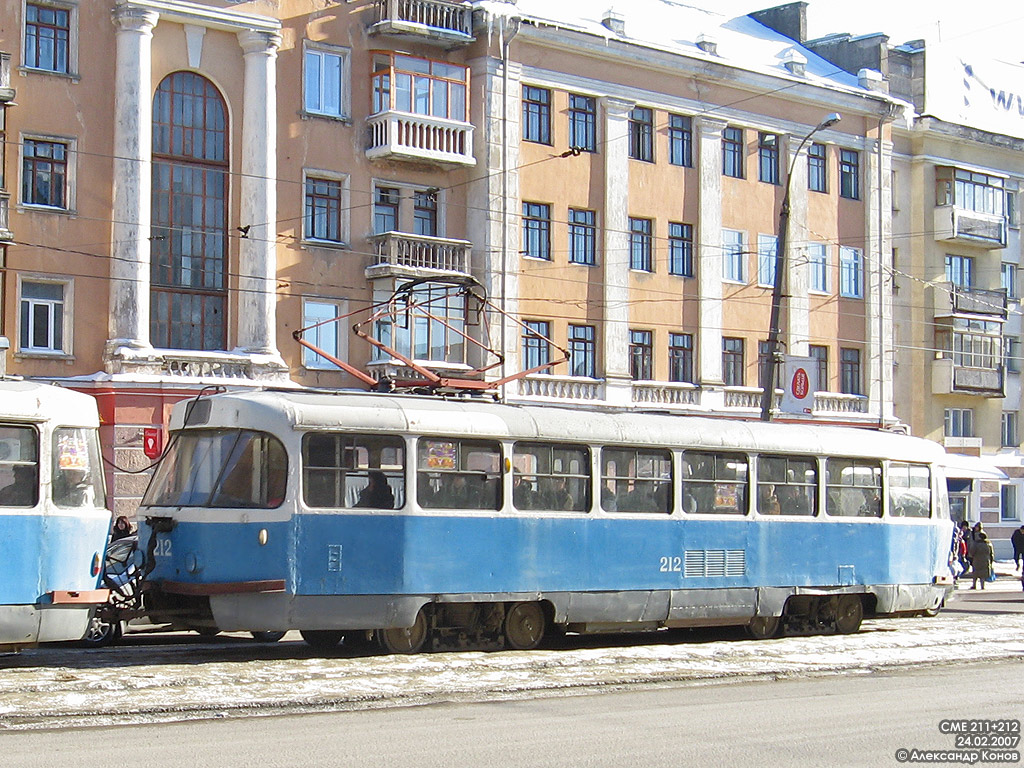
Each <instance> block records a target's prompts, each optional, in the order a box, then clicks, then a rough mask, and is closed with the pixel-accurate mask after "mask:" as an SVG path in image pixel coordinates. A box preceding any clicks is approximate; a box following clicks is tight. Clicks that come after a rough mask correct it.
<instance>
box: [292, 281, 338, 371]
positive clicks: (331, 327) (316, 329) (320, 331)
mask: <svg viewBox="0 0 1024 768" xmlns="http://www.w3.org/2000/svg"><path fill="white" fill-rule="evenodd" d="M342 314H344V312H343V311H342V309H341V307H340V305H339V304H338V302H336V301H324V300H319V299H303V301H302V327H303V328H305V329H306V331H305V332H304V333H303V334H302V338H303V339H305V340H306V341H308V342H309V343H310V344H312V345H313V346H315V347H317V348H318V349H322V350H323V351H324V352H326V353H327V354H329V355H332V356H334V357H336V358H338V359H339V360H344V359H345V354H346V345H345V344H344V336H343V335H342V325H341V321H340V320H339V319H338V317H339V316H340V315H342ZM302 365H303V367H305V368H326V369H330V370H335V369H336V366H335V365H334V363H332V362H331V361H330V360H328V359H327V358H325V357H322V356H321V355H318V354H317V353H316V352H314V351H313V350H312V349H309V348H308V347H303V348H302Z"/></svg>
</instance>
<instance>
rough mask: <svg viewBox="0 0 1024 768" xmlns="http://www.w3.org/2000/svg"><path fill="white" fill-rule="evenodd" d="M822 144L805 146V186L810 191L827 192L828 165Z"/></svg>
mask: <svg viewBox="0 0 1024 768" xmlns="http://www.w3.org/2000/svg"><path fill="white" fill-rule="evenodd" d="M825 152H826V150H825V145H824V144H811V146H810V147H808V148H807V188H808V189H809V190H811V191H812V192H828V165H826V154H825Z"/></svg>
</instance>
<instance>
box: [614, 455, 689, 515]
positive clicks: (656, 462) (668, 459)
mask: <svg viewBox="0 0 1024 768" xmlns="http://www.w3.org/2000/svg"><path fill="white" fill-rule="evenodd" d="M601 508H602V509H604V510H605V511H607V512H664V513H670V512H671V511H672V455H671V454H670V453H669V452H668V451H659V450H650V449H644V448H604V449H602V450H601Z"/></svg>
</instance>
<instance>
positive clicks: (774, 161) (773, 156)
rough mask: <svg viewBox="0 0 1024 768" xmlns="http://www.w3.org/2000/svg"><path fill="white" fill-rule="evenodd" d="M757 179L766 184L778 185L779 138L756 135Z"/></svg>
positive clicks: (768, 135) (769, 134)
mask: <svg viewBox="0 0 1024 768" xmlns="http://www.w3.org/2000/svg"><path fill="white" fill-rule="evenodd" d="M757 177H758V179H760V180H761V181H763V182H765V183H766V184H778V183H779V137H778V136H777V135H776V134H774V133H759V134H758V135H757Z"/></svg>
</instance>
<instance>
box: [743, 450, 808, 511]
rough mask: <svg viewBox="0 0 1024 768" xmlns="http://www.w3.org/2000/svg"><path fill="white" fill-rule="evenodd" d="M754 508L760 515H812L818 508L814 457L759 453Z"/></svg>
mask: <svg viewBox="0 0 1024 768" xmlns="http://www.w3.org/2000/svg"><path fill="white" fill-rule="evenodd" d="M757 511H758V513H759V514H762V515H800V516H809V515H814V514H816V513H817V511H818V468H817V464H816V463H815V461H814V459H812V458H810V457H802V456H801V457H797V456H760V457H758V460H757Z"/></svg>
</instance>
